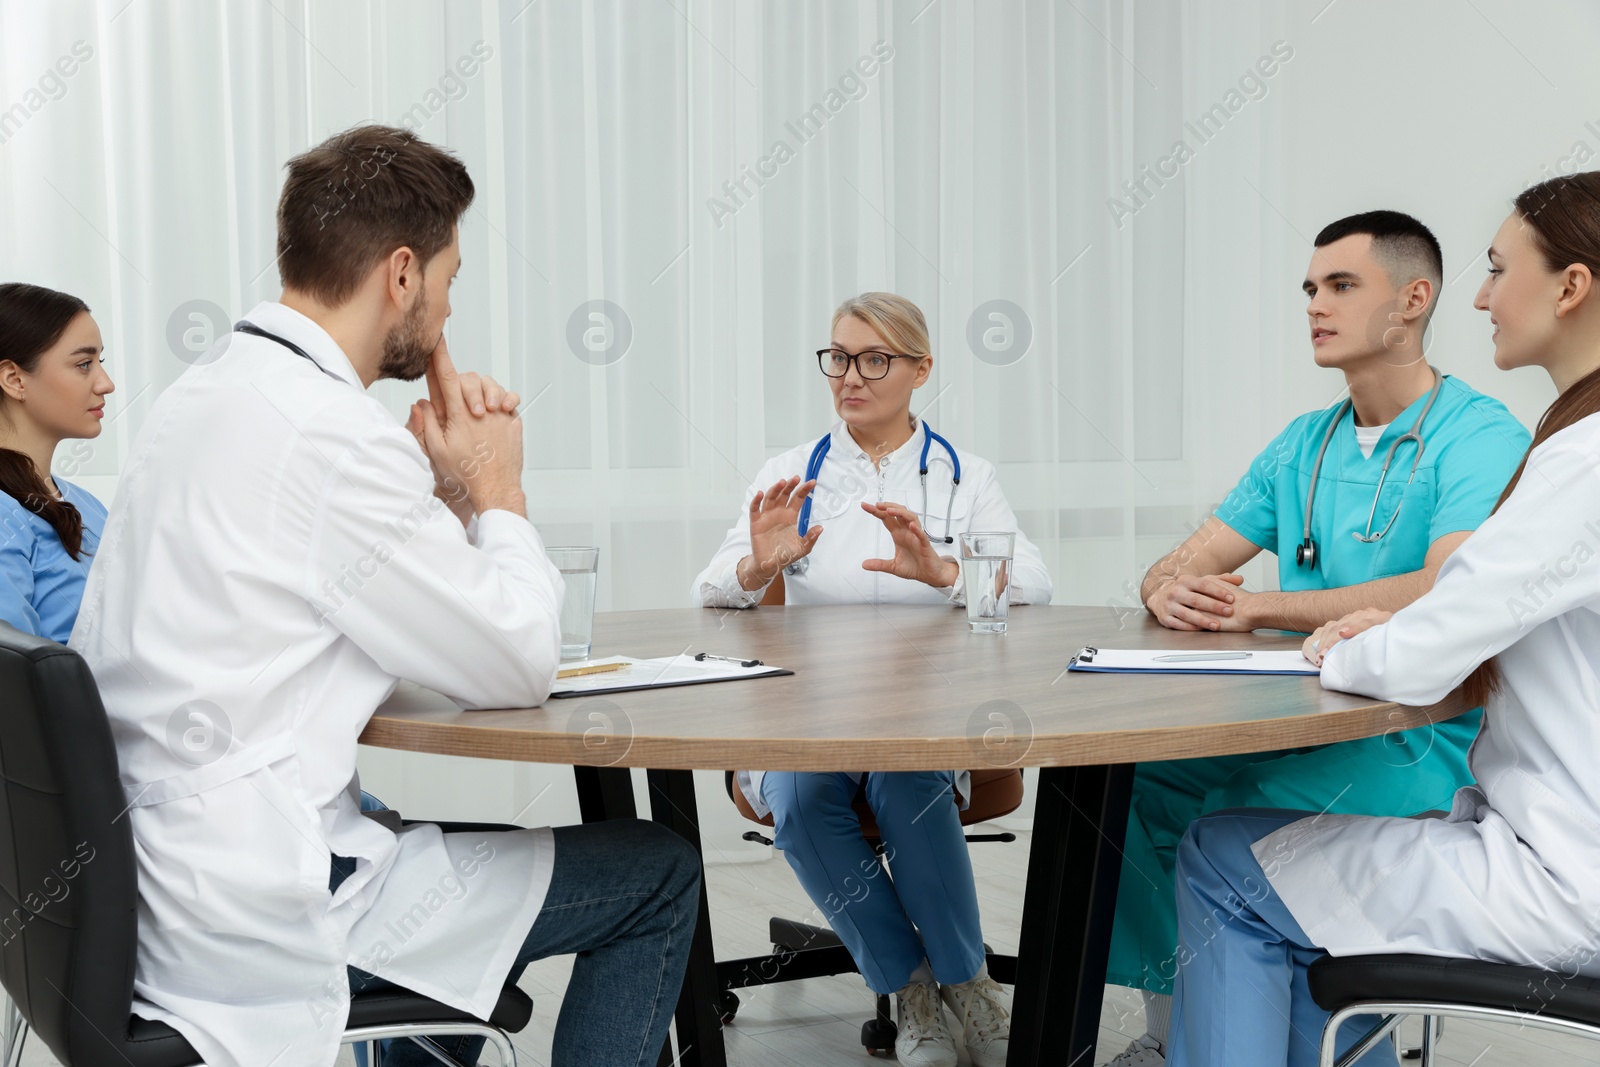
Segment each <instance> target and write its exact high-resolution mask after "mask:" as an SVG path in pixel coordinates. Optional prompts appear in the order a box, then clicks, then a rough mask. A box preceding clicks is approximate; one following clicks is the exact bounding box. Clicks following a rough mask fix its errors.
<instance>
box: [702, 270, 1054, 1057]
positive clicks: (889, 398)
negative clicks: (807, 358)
mask: <svg viewBox="0 0 1600 1067" xmlns="http://www.w3.org/2000/svg"><path fill="white" fill-rule="evenodd" d="M816 359H817V362H818V365H819V367H820V369H821V371H822V374H823V375H824V376H825V380H826V381H827V383H828V387H829V389H830V390H831V391H832V393H833V406H834V410H835V411H836V412H837V413H838V415H839V421H838V422H836V423H835V424H834V425H833V428H832V429H831V430H830V431H829V432H828V433H827V435H826V436H824V437H822V438H821V439H820V440H816V441H808V442H806V443H804V444H801V445H799V446H797V447H795V448H793V449H791V450H789V451H788V452H785V453H783V454H782V455H780V456H778V457H776V458H774V459H772V460H771V461H769V462H768V463H767V464H766V466H765V467H763V468H762V469H761V473H760V474H759V475H758V476H757V478H756V481H755V484H754V485H752V486H751V487H750V489H749V490H748V492H747V493H746V499H745V508H744V511H743V512H742V513H741V514H740V517H739V522H738V524H737V525H735V526H734V528H733V529H731V530H729V531H728V535H727V537H726V538H724V540H723V542H722V547H721V548H720V549H718V551H717V553H716V555H715V556H714V557H712V560H711V562H710V564H709V565H707V567H706V569H705V570H704V571H702V572H701V574H700V575H699V577H697V578H696V579H695V581H694V587H693V592H692V595H693V597H694V600H695V602H696V603H698V604H700V605H702V606H704V607H719V608H730V607H731V608H749V607H753V606H755V605H756V604H758V603H761V602H762V601H763V599H764V598H766V597H767V594H768V592H769V589H770V588H771V587H773V586H774V585H776V584H778V583H781V600H782V602H783V603H785V604H793V605H805V604H926V605H928V606H929V607H938V606H941V605H943V606H946V607H951V606H962V605H964V603H965V601H964V598H963V590H962V585H961V581H960V575H961V568H960V564H959V563H958V562H957V561H956V553H955V548H954V545H955V542H956V539H957V538H958V537H959V536H960V535H961V534H963V533H967V532H970V531H977V530H983V531H999V532H1007V533H1014V534H1015V535H1016V548H1015V559H1014V565H1013V568H1012V571H1011V576H1010V591H1011V600H1012V602H1013V603H1018V604H1026V603H1031V604H1047V603H1049V602H1050V592H1051V585H1050V574H1049V572H1048V571H1047V570H1046V569H1045V565H1044V559H1043V557H1042V556H1041V555H1040V553H1039V550H1038V548H1037V547H1035V546H1034V544H1033V542H1031V541H1029V540H1028V538H1027V536H1026V535H1025V534H1024V533H1023V532H1022V531H1021V530H1020V529H1019V528H1018V526H1017V518H1016V515H1015V514H1013V512H1012V511H1011V507H1010V505H1008V504H1007V503H1006V499H1005V495H1004V494H1003V493H1001V491H1000V485H999V482H998V481H997V479H996V477H995V470H994V467H993V466H992V465H991V464H989V463H987V462H985V461H984V460H982V459H979V458H978V457H977V456H974V455H972V454H971V453H970V452H966V451H965V450H958V449H957V448H956V447H955V446H954V445H952V444H951V443H950V442H948V441H947V440H946V439H945V438H944V437H942V436H940V435H939V434H938V433H936V432H934V430H933V429H932V427H930V426H929V425H928V424H927V423H926V422H924V421H922V420H921V419H919V418H918V417H917V416H916V415H914V414H912V411H911V396H912V393H913V392H914V391H915V390H917V389H918V388H920V387H921V386H923V385H924V384H925V383H926V382H927V381H928V377H929V375H930V374H931V373H932V371H933V356H932V354H931V351H930V345H929V343H928V327H927V323H926V321H925V320H924V319H923V316H922V312H921V311H919V310H918V309H917V307H916V305H915V304H913V303H911V302H910V301H909V300H906V299H905V298H904V297H900V296H895V295H893V294H890V293H863V294H861V295H860V296H857V297H853V298H851V299H849V300H847V301H845V302H844V303H843V304H842V305H840V307H839V309H838V310H837V311H835V312H834V314H833V333H832V337H831V339H830V341H829V344H828V346H827V347H826V348H823V349H821V350H819V351H818V352H817V354H816ZM763 487H765V488H763ZM891 640H892V638H891ZM738 780H739V785H740V788H741V789H742V790H743V791H744V794H745V796H746V797H747V798H748V799H749V801H750V804H751V806H752V807H753V808H754V809H755V810H756V812H757V813H758V814H761V815H765V814H766V813H767V812H769V811H770V812H771V813H772V815H773V820H774V835H773V836H774V839H775V841H776V843H777V846H778V847H779V848H780V849H782V850H783V853H784V855H785V857H787V858H788V861H789V865H790V866H791V867H793V868H794V871H795V874H796V875H798V876H799V879H800V883H801V885H802V886H804V887H805V890H806V892H807V893H808V894H809V895H810V897H811V899H812V900H813V901H815V902H816V904H817V906H818V907H819V909H821V910H822V911H823V913H824V914H826V915H828V916H829V922H830V924H831V925H832V926H833V929H834V932H835V933H837V934H838V935H839V938H840V940H842V941H843V942H844V943H845V945H846V946H847V947H848V948H849V950H850V954H851V956H852V957H853V958H854V959H855V961H856V964H857V966H858V967H859V968H860V970H861V974H862V976H863V977H864V978H865V979H866V982H867V985H868V986H870V987H871V988H872V989H873V991H875V992H878V993H895V994H896V997H897V1004H896V1009H897V1010H896V1016H897V1019H898V1021H899V1036H898V1038H897V1039H896V1042H895V1052H896V1055H897V1056H898V1057H899V1059H900V1062H901V1063H902V1064H908V1065H914V1067H953V1065H954V1064H955V1063H956V1062H957V1061H956V1049H955V1039H954V1037H953V1036H952V1035H951V1032H950V1030H949V1028H948V1027H947V1026H946V1024H945V1021H944V1017H943V1012H942V1010H941V1000H942V1001H943V1004H944V1005H947V1006H948V1007H949V1008H950V1010H951V1012H952V1014H953V1015H954V1016H955V1019H956V1021H957V1024H958V1027H959V1029H960V1031H961V1037H962V1041H963V1043H964V1044H965V1045H966V1048H967V1052H968V1055H969V1056H970V1058H971V1060H972V1062H973V1063H974V1064H975V1065H977V1067H1000V1065H1001V1064H1004V1063H1005V1058H1006V1051H1007V1047H1008V1042H1009V1035H1010V1023H1009V1020H1008V1015H1009V1012H1008V1009H1007V1007H1006V1004H1005V1000H1004V994H1003V993H1002V992H1001V990H1000V987H999V986H998V985H997V984H996V983H995V982H994V981H993V980H991V979H990V978H989V975H988V971H987V969H986V968H985V965H984V952H983V934H982V930H981V929H980V924H979V918H978V895H977V889H976V886H975V885H974V882H973V877H972V863H971V860H970V859H969V858H968V856H967V844H966V839H965V837H964V836H963V834H962V830H961V822H960V817H959V814H958V809H957V807H956V804H954V803H950V802H949V800H950V799H951V798H952V793H953V794H954V799H955V800H957V801H958V802H959V803H961V804H962V805H963V806H965V804H966V801H967V797H968V796H969V793H970V785H969V783H968V780H967V775H966V774H965V772H956V771H897V772H877V771H872V772H865V773H863V772H845V771H841V772H803V773H796V772H788V771H784V772H778V771H769V772H765V773H763V772H761V771H740V772H739V774H738ZM858 793H864V795H865V797H866V800H867V803H868V804H869V805H870V806H871V808H872V810H873V813H874V815H875V816H876V818H877V822H878V826H879V828H880V830H881V832H882V835H883V842H884V845H885V847H886V849H887V850H888V855H889V856H890V857H891V859H890V874H891V877H890V878H888V879H884V880H882V882H879V881H874V882H873V883H872V886H871V890H870V891H869V892H867V893H866V894H864V895H863V894H862V893H861V892H860V889H861V886H862V884H863V882H862V879H863V877H864V876H867V875H871V874H873V873H875V872H876V870H877V866H878V861H877V858H876V857H875V856H874V855H873V852H872V849H871V848H870V847H869V846H868V844H867V842H866V840H865V839H864V838H863V837H862V836H861V828H860V824H859V822H858V820H857V818H856V816H855V813H854V812H853V810H852V809H851V803H852V801H853V800H854V798H855V797H856V796H857V794H858ZM941 797H944V798H946V802H945V803H938V801H939V799H940V798H941Z"/></svg>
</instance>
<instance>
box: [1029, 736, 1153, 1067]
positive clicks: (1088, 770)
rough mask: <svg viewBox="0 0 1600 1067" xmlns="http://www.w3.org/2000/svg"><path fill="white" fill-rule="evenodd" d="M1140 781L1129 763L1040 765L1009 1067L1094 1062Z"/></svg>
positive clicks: (1088, 1066)
mask: <svg viewBox="0 0 1600 1067" xmlns="http://www.w3.org/2000/svg"><path fill="white" fill-rule="evenodd" d="M1132 787H1133V765H1132V764H1127V763H1124V764H1117V765H1115V766H1109V767H1044V768H1041V769H1040V772H1039V795H1038V797H1037V803H1036V805H1035V808H1034V815H1033V845H1032V848H1031V850H1030V852H1029V855H1028V884H1027V889H1026V890H1025V892H1024V895H1023V901H1022V941H1021V948H1020V950H1019V951H1018V952H1017V985H1016V991H1015V995H1014V997H1013V1002H1012V1014H1011V1053H1010V1055H1009V1056H1008V1057H1007V1059H1006V1063H1007V1065H1008V1067H1022V1065H1026V1067H1034V1065H1036V1064H1046V1063H1048V1064H1062V1065H1064V1067H1092V1065H1093V1063H1094V1048H1095V1042H1096V1040H1097V1038H1098V1037H1099V1032H1100V1004H1101V1001H1102V999H1103V997H1104V995H1105V984H1106V958H1107V956H1108V955H1109V954H1110V951H1111V915H1112V912H1113V911H1114V910H1115V909H1116V901H1117V880H1118V878H1119V877H1120V875H1121V873H1122V842H1123V835H1124V834H1125V833H1126V831H1127V827H1128V800H1129V796H1130V794H1131V792H1132ZM1062 1021H1065V1023H1066V1024H1067V1025H1066V1026H1065V1027H1062V1026H1061V1022H1062ZM1063 1038H1065V1040H1064V1041H1063V1040H1062V1039H1063Z"/></svg>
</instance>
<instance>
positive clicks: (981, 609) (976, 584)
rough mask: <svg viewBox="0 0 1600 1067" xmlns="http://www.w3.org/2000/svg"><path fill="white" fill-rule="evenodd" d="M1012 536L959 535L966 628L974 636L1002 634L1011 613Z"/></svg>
mask: <svg viewBox="0 0 1600 1067" xmlns="http://www.w3.org/2000/svg"><path fill="white" fill-rule="evenodd" d="M1016 540H1017V535H1016V534H1013V533H964V534H962V535H961V580H962V581H963V582H964V583H966V591H967V625H968V626H970V627H971V628H972V632H973V633H975V634H1003V633H1005V632H1006V617H1007V616H1008V615H1009V614H1010V613H1011V555H1012V552H1013V550H1014V549H1015V548H1016Z"/></svg>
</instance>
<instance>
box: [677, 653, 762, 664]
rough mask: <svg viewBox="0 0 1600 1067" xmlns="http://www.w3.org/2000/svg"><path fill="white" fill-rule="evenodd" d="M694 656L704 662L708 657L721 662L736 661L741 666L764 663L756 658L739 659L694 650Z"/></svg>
mask: <svg viewBox="0 0 1600 1067" xmlns="http://www.w3.org/2000/svg"><path fill="white" fill-rule="evenodd" d="M694 658H695V659H696V660H697V661H699V662H701V663H704V662H705V661H706V660H708V659H717V660H721V661H722V662H723V663H737V664H738V665H739V666H741V667H760V666H764V664H762V662H761V661H760V660H758V659H739V658H738V657H737V656H713V655H712V654H711V653H709V652H696V653H695V654H694Z"/></svg>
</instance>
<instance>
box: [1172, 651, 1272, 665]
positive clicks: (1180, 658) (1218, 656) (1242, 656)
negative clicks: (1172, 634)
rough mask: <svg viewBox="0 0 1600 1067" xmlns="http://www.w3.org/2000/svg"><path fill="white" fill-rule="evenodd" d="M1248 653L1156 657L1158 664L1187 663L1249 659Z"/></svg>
mask: <svg viewBox="0 0 1600 1067" xmlns="http://www.w3.org/2000/svg"><path fill="white" fill-rule="evenodd" d="M1249 658H1250V653H1248V652H1192V653H1188V654H1185V655H1177V656H1157V657H1155V659H1156V662H1158V663H1189V662H1192V661H1194V660H1201V659H1206V660H1210V659H1249Z"/></svg>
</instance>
